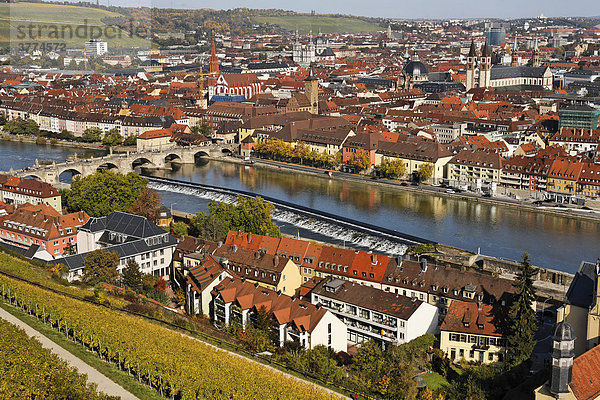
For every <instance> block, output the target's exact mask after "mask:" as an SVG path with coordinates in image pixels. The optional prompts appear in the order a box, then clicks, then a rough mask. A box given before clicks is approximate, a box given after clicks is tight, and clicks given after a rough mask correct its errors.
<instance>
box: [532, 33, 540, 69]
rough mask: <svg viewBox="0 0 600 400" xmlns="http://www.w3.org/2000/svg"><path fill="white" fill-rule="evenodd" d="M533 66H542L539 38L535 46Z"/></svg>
mask: <svg viewBox="0 0 600 400" xmlns="http://www.w3.org/2000/svg"><path fill="white" fill-rule="evenodd" d="M531 65H532V66H534V67H539V66H540V48H539V47H538V40H537V38H535V44H534V45H533V54H532V55H531Z"/></svg>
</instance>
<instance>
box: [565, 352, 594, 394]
mask: <svg viewBox="0 0 600 400" xmlns="http://www.w3.org/2000/svg"><path fill="white" fill-rule="evenodd" d="M570 386H571V389H572V390H573V394H574V395H575V397H576V398H577V400H592V399H596V398H598V396H600V346H596V347H594V348H593V349H591V350H588V351H587V352H585V353H583V354H582V355H581V356H579V357H577V358H576V359H575V360H574V361H573V378H572V380H571V385H570Z"/></svg>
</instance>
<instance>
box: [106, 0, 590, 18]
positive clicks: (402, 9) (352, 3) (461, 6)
mask: <svg viewBox="0 0 600 400" xmlns="http://www.w3.org/2000/svg"><path fill="white" fill-rule="evenodd" d="M100 3H101V4H105V5H106V4H109V3H110V5H122V6H133V7H137V6H142V5H144V6H149V5H152V6H154V7H174V8H213V9H230V8H237V7H248V8H278V9H284V10H293V11H298V12H310V11H311V10H315V11H316V12H317V13H336V14H337V13H339V14H352V15H361V16H369V17H386V18H432V19H433V18H439V19H450V18H523V17H535V16H538V15H540V14H544V15H546V16H598V15H600V1H598V0H574V1H565V0H494V1H489V0H370V1H366V0H325V1H324V0H303V1H298V0H253V1H248V0H200V1H194V0H100Z"/></svg>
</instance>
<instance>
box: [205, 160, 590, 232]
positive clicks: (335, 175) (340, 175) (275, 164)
mask: <svg viewBox="0 0 600 400" xmlns="http://www.w3.org/2000/svg"><path fill="white" fill-rule="evenodd" d="M206 158H208V159H212V160H216V161H224V162H229V163H234V164H241V165H248V166H261V167H265V168H273V169H286V170H289V171H294V172H299V173H303V174H307V175H313V176H319V177H323V176H325V175H329V174H330V175H329V179H338V180H345V181H353V182H360V183H366V184H369V185H373V186H386V187H392V188H394V189H398V190H404V191H410V192H416V193H423V194H431V195H434V196H438V197H446V198H455V199H460V200H466V201H473V202H478V203H487V204H492V205H498V206H505V207H510V208H515V209H521V210H523V209H524V210H527V211H532V212H536V213H543V214H550V215H555V216H560V217H566V218H576V219H581V220H589V221H594V222H599V221H600V210H584V209H581V208H576V207H573V206H566V205H565V208H558V207H552V206H551V205H536V204H532V203H531V202H528V201H526V200H515V199H513V198H510V197H508V196H503V195H497V196H495V197H483V196H482V195H480V194H477V193H468V192H462V193H447V192H446V189H444V188H441V187H437V186H431V185H425V184H421V185H419V186H413V185H411V184H408V183H407V182H401V181H396V180H391V179H386V178H378V179H373V178H372V177H369V176H364V175H356V174H351V173H347V172H340V171H332V170H326V169H321V168H315V167H309V166H306V165H298V164H291V163H286V162H282V161H272V160H263V159H258V158H252V160H251V162H250V163H249V162H248V161H245V160H243V159H240V158H237V157H222V158H221V157H217V158H215V157H206ZM549 204H550V203H549Z"/></svg>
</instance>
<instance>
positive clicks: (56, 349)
mask: <svg viewBox="0 0 600 400" xmlns="http://www.w3.org/2000/svg"><path fill="white" fill-rule="evenodd" d="M0 318H2V319H4V320H6V321H8V322H10V323H11V324H13V325H16V326H18V327H19V328H21V329H23V330H24V331H25V333H27V335H28V336H30V337H33V338H35V339H37V340H38V341H39V342H40V343H41V344H42V347H44V348H47V349H49V350H50V351H51V352H52V353H54V354H56V355H57V356H58V357H59V358H61V359H63V360H65V361H66V362H67V363H68V364H69V365H70V366H72V367H75V368H76V369H77V370H78V371H79V373H81V374H86V375H87V380H88V382H93V383H95V384H96V385H98V390H99V391H101V392H103V393H106V394H107V395H109V396H120V397H121V399H123V400H138V398H137V397H135V396H134V395H132V394H131V393H129V392H128V391H127V390H125V389H123V388H122V387H121V386H120V385H117V384H116V383H115V382H113V381H112V380H110V379H108V378H107V377H106V376H105V375H103V374H102V373H100V372H99V371H98V370H97V369H95V368H93V367H91V366H90V365H88V364H86V363H85V362H83V361H82V360H81V359H79V358H77V357H75V356H74V355H73V354H71V353H69V352H68V351H67V350H65V349H63V348H62V347H61V346H59V345H58V344H56V343H54V342H53V341H52V340H50V339H48V338H47V337H46V336H44V335H42V334H41V333H39V332H38V331H36V330H35V329H33V328H32V327H30V326H29V325H27V324H26V323H24V322H23V321H21V320H20V319H18V318H16V317H15V316H13V315H12V314H10V313H9V312H7V311H6V310H4V309H3V308H0Z"/></svg>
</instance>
